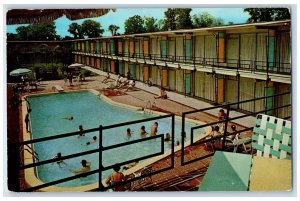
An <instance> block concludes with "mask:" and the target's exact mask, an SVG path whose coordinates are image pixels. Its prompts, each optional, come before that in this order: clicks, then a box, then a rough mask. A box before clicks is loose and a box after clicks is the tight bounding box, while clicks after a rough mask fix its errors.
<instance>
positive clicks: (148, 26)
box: [144, 17, 159, 32]
mask: <svg viewBox="0 0 300 201" xmlns="http://www.w3.org/2000/svg"><path fill="white" fill-rule="evenodd" d="M144 23H145V27H144V29H145V32H156V31H159V26H158V22H157V19H155V18H153V17H144Z"/></svg>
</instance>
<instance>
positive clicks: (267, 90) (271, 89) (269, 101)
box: [265, 86, 274, 115]
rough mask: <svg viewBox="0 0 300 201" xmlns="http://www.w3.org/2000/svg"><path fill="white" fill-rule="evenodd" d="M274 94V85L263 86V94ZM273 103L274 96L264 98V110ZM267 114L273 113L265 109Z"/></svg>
mask: <svg viewBox="0 0 300 201" xmlns="http://www.w3.org/2000/svg"><path fill="white" fill-rule="evenodd" d="M273 95H274V87H273V86H270V87H265V96H273ZM273 105H274V98H273V97H271V98H266V110H269V109H272V108H273ZM266 114H267V115H273V111H272V110H271V111H267V112H266Z"/></svg>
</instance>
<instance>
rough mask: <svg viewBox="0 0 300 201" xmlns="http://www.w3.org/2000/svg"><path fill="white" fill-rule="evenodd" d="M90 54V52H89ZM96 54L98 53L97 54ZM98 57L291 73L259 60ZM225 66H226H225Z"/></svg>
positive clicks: (287, 65)
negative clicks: (224, 60)
mask: <svg viewBox="0 0 300 201" xmlns="http://www.w3.org/2000/svg"><path fill="white" fill-rule="evenodd" d="M73 53H86V52H73ZM89 53H90V52H89ZM95 54H96V53H95ZM96 55H97V56H101V55H104V56H119V57H126V58H128V59H130V58H132V59H143V62H145V60H146V59H149V60H154V61H159V62H171V63H178V62H179V63H183V64H190V65H194V66H195V65H203V66H214V67H222V68H228V69H236V70H239V69H241V70H251V71H262V72H265V71H269V72H271V73H272V72H273V73H284V74H290V73H291V67H290V66H291V63H286V62H277V61H275V62H270V61H267V60H266V61H259V60H246V59H244V60H243V59H230V58H226V62H218V58H217V57H214V58H209V57H197V56H190V57H189V59H187V58H186V56H174V55H161V54H151V53H148V55H147V56H145V55H144V54H143V53H132V54H130V53H129V52H123V53H122V54H117V55H116V54H114V52H113V53H110V52H99V53H97V54H96ZM224 64H225V65H224ZM269 64H272V66H273V67H272V68H270V67H268V66H269Z"/></svg>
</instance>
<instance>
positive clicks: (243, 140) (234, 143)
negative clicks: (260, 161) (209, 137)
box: [226, 133, 252, 152]
mask: <svg viewBox="0 0 300 201" xmlns="http://www.w3.org/2000/svg"><path fill="white" fill-rule="evenodd" d="M239 136H240V133H237V134H236V135H235V137H234V139H231V138H229V137H226V146H230V145H232V146H233V152H237V149H238V147H239V146H241V145H242V146H243V149H244V151H245V152H248V151H250V150H248V149H247V147H246V144H247V143H250V142H251V141H252V139H251V138H239Z"/></svg>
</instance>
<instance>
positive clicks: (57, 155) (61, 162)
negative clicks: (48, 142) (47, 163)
mask: <svg viewBox="0 0 300 201" xmlns="http://www.w3.org/2000/svg"><path fill="white" fill-rule="evenodd" d="M60 158H61V153H60V152H58V153H57V154H56V156H54V158H53V159H60ZM56 163H57V164H58V166H59V167H61V166H60V165H61V164H64V165H67V163H65V162H64V161H63V160H60V161H56ZM52 165H53V163H52Z"/></svg>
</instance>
